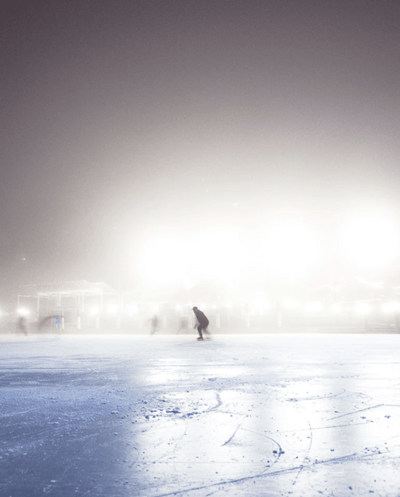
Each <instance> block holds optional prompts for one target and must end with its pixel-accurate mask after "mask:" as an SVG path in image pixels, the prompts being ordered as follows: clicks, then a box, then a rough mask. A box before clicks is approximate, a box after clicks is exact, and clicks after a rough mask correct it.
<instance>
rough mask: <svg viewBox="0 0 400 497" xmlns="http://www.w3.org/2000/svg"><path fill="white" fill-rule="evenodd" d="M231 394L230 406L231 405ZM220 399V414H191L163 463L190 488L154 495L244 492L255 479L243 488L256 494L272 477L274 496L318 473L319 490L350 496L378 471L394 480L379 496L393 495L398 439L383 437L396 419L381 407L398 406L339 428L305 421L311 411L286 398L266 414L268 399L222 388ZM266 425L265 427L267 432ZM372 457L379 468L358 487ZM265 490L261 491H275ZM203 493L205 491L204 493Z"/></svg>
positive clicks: (318, 420) (301, 489)
mask: <svg viewBox="0 0 400 497" xmlns="http://www.w3.org/2000/svg"><path fill="white" fill-rule="evenodd" d="M233 397H234V398H235V400H236V402H235V403H232V402H231V400H232V398H233ZM328 397H329V396H328ZM331 397H332V398H334V397H336V396H335V395H332V396H331ZM221 398H222V404H221V410H220V412H210V411H209V413H208V414H207V413H204V414H203V415H202V416H199V417H197V418H195V419H194V418H191V419H190V420H189V421H188V424H187V426H186V428H185V434H184V436H183V437H182V438H181V439H180V440H179V442H178V443H177V444H176V445H175V447H174V451H173V453H172V454H168V457H166V458H165V459H163V461H162V462H163V464H170V465H172V466H173V467H174V470H175V471H176V472H178V473H179V474H180V475H181V476H182V475H184V478H183V481H185V482H189V481H191V482H192V485H188V484H186V485H184V488H182V486H181V487H180V488H179V486H178V485H176V487H174V488H173V490H171V492H166V493H159V494H156V495H157V496H160V497H161V496H167V495H174V494H176V495H179V494H185V493H187V492H190V495H212V494H213V493H214V491H215V492H216V493H218V494H219V493H220V492H221V495H222V493H223V492H227V495H236V493H235V492H238V494H237V495H247V493H246V492H247V490H246V489H247V486H246V485H248V484H249V483H253V484H254V486H251V487H249V488H250V489H251V491H252V492H255V493H254V495H256V494H257V492H260V495H261V494H262V493H261V492H262V490H261V487H260V486H262V485H265V484H268V485H272V487H274V483H271V482H272V481H276V485H277V486H278V487H279V489H278V487H277V488H276V495H281V493H280V492H281V491H283V490H284V489H285V488H286V490H287V491H292V492H294V490H295V488H297V487H299V489H298V490H299V492H300V494H301V492H304V491H305V488H307V486H308V485H309V482H310V478H313V479H314V480H318V476H319V477H320V478H319V481H320V480H321V479H322V478H323V479H324V481H325V485H326V486H325V487H324V488H322V487H321V490H320V491H319V492H320V493H321V494H326V492H328V491H330V490H329V488H330V489H331V490H332V488H336V489H337V488H338V486H340V485H341V487H342V489H341V492H345V491H346V490H347V492H348V491H349V490H352V489H354V490H355V493H354V494H353V495H357V492H361V493H363V492H366V493H368V492H369V491H370V490H371V491H372V489H373V488H375V490H374V491H375V492H376V491H377V490H376V484H377V483H376V481H377V480H376V476H377V475H378V474H379V475H380V477H381V483H382V478H383V479H384V481H385V477H386V479H387V481H390V479H392V480H394V481H393V493H390V490H388V491H387V492H386V494H385V495H393V496H394V495H398V494H397V493H395V492H396V491H397V490H398V488H400V486H398V487H396V485H400V481H399V480H398V479H397V481H396V477H394V478H393V474H395V473H393V470H394V466H395V465H397V462H398V460H399V456H400V444H399V440H398V436H395V437H393V436H390V434H393V433H394V432H395V430H396V428H397V430H398V426H399V419H400V416H399V414H397V415H396V416H395V418H396V419H395V420H392V422H391V423H390V424H388V425H386V426H385V421H389V419H391V418H392V416H389V415H388V414H386V415H384V414H383V413H384V412H387V410H388V408H390V407H394V408H397V407H398V406H388V405H385V406H382V407H383V408H385V409H384V410H383V411H382V412H381V413H379V415H377V416H376V420H375V421H374V422H375V423H377V424H378V426H375V427H372V423H371V421H369V422H368V421H366V420H363V419H362V417H360V419H359V420H358V421H361V422H356V421H357V420H353V422H352V423H349V424H340V425H335V424H334V425H332V424H329V423H328V424H326V423H324V422H321V418H318V416H311V421H310V419H309V417H308V414H312V413H311V411H310V413H307V412H304V409H303V408H302V407H301V406H298V405H293V404H288V403H286V404H285V405H284V406H283V407H282V409H281V412H279V413H276V412H272V411H269V409H268V403H263V402H259V403H258V405H257V404H256V403H255V402H254V398H252V396H249V395H247V394H245V393H243V392H224V393H223V394H222V395H221ZM274 400H276V399H274ZM234 404H235V405H234ZM273 404H275V402H273ZM275 405H276V404H275ZM315 407H317V409H318V408H321V407H326V406H314V408H315ZM374 407H375V406H371V408H372V409H374ZM246 411H248V412H249V413H246ZM313 412H314V409H313ZM232 413H234V414H232ZM360 414H361V413H360ZM240 416H241V417H240ZM388 416H389V417H388ZM207 418H208V419H207ZM267 426H268V428H269V429H267V430H266V429H265V428H266V427H267ZM355 430H356V433H355V432H354V431H355ZM396 439H397V440H396ZM371 462H373V463H377V464H379V465H381V466H382V467H381V466H379V468H380V469H379V471H376V474H375V478H372V480H371V481H369V482H368V481H367V480H368V478H365V484H364V486H360V482H359V476H357V472H358V473H360V472H361V474H362V473H363V472H368V468H369V467H370V464H371ZM360 468H363V469H361V470H360ZM343 474H346V475H347V481H348V482H349V486H347V487H346V485H345V483H346V480H344V481H343V482H342V483H341V484H339V481H335V478H336V479H337V478H338V476H337V475H342V480H343ZM396 474H397V473H396ZM391 475H392V476H391ZM283 476H284V480H283V481H282V477H283ZM371 477H372V476H371ZM271 479H272V480H271ZM195 482H197V483H198V484H197V485H196V484H195ZM243 485H244V486H243ZM365 485H366V486H365ZM374 485H375V487H374ZM390 485H391V484H388V487H387V488H389V487H390ZM272 487H271V490H270V491H271V493H269V494H268V495H275V493H274V491H273V489H272ZM350 487H351V488H350ZM367 487H368V488H367ZM395 488H397V490H395ZM213 489H214V490H213ZM239 489H240V490H239ZM208 490H209V491H210V492H211V493H207V494H205V493H204V492H206V491H208ZM241 492H243V493H241ZM249 492H250V490H249ZM348 494H349V495H350V494H351V493H348ZM249 495H252V493H249ZM262 495H264V494H262ZM346 495H347V493H346ZM359 495H360V493H359Z"/></svg>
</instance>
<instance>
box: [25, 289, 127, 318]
mask: <svg viewBox="0 0 400 497" xmlns="http://www.w3.org/2000/svg"><path fill="white" fill-rule="evenodd" d="M105 297H108V298H109V297H111V298H112V299H114V300H117V301H118V300H119V292H118V291H117V290H115V289H114V288H112V287H111V286H110V285H107V284H106V283H103V282H98V283H90V282H88V281H86V280H78V281H66V282H58V283H46V284H40V285H22V286H20V288H19V293H18V308H20V304H21V300H22V299H35V300H36V315H37V318H39V316H41V315H46V314H47V315H48V314H52V313H53V314H54V313H58V314H60V315H63V316H64V314H65V312H66V311H74V314H75V315H76V319H77V321H78V324H79V321H80V316H81V314H82V313H83V312H84V311H85V305H86V302H87V301H92V302H93V300H95V301H96V303H97V305H98V306H99V308H100V309H102V308H103V304H104V299H105Z"/></svg>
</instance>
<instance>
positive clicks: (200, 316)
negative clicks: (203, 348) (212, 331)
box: [192, 307, 210, 340]
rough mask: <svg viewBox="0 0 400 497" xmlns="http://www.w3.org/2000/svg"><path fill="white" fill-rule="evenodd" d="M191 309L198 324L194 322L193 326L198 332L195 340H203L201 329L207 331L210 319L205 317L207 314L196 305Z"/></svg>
mask: <svg viewBox="0 0 400 497" xmlns="http://www.w3.org/2000/svg"><path fill="white" fill-rule="evenodd" d="M192 311H193V312H194V313H195V315H196V319H197V321H198V323H199V324H198V325H197V323H196V325H195V328H197V331H198V332H199V338H198V339H197V340H203V333H202V332H203V330H204V331H205V332H206V333H208V330H207V326H208V325H209V324H210V321H209V320H208V319H207V316H206V315H205V314H204V312H202V311H201V310H200V309H198V308H197V307H193V309H192Z"/></svg>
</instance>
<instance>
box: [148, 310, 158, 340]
mask: <svg viewBox="0 0 400 497" xmlns="http://www.w3.org/2000/svg"><path fill="white" fill-rule="evenodd" d="M158 324H159V322H158V317H157V315H156V314H154V316H153V317H152V318H151V331H150V335H152V334H153V333H155V332H156V331H158Z"/></svg>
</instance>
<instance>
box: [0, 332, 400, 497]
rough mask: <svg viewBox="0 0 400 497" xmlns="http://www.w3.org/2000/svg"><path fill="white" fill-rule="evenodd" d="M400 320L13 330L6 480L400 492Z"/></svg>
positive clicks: (5, 407)
mask: <svg viewBox="0 0 400 497" xmlns="http://www.w3.org/2000/svg"><path fill="white" fill-rule="evenodd" d="M399 352H400V335H396V334H391V335H372V334H369V335H362V334H357V335H351V334H349V335H346V334H336V335H335V334H329V335H322V334H321V335H318V334H282V335H279V334H270V335H215V336H214V340H213V341H207V342H206V341H205V342H198V341H196V336H195V334H193V336H187V335H184V336H181V335H180V336H168V335H159V336H155V335H153V336H151V337H150V336H127V335H108V336H107V335H82V336H77V335H75V336H74V335H65V336H50V335H47V336H46V335H43V336H39V335H37V336H28V337H25V336H24V337H21V336H19V337H18V336H17V337H14V336H11V335H1V336H0V361H1V362H0V385H1V404H0V405H1V411H0V420H1V424H0V435H1V437H0V441H1V442H0V461H1V463H0V495H1V496H3V495H4V496H6V495H7V496H13V497H20V496H28V495H29V496H30V497H35V496H36V495H41V496H42V495H46V494H49V495H55V496H65V495H95V496H98V497H99V496H107V497H109V496H111V495H112V496H132V495H134V496H140V497H141V496H143V497H161V496H169V495H182V496H189V495H190V496H193V497H195V496H196V497H197V496H208V495H213V496H222V495H227V496H230V497H231V496H257V495H260V496H261V495H262V496H283V495H285V496H287V495H290V496H293V497H296V496H301V495H303V496H304V495H326V496H332V495H334V496H349V495H355V496H360V495H370V494H371V495H381V496H385V497H388V496H389V497H391V496H393V497H395V496H396V497H398V496H399V495H400V472H399V471H398V468H399V464H400V354H399Z"/></svg>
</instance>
